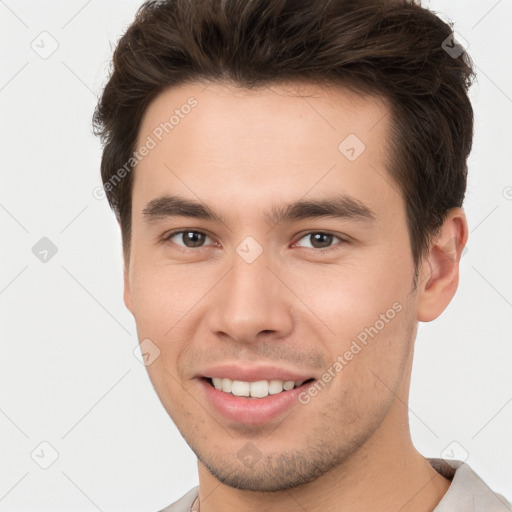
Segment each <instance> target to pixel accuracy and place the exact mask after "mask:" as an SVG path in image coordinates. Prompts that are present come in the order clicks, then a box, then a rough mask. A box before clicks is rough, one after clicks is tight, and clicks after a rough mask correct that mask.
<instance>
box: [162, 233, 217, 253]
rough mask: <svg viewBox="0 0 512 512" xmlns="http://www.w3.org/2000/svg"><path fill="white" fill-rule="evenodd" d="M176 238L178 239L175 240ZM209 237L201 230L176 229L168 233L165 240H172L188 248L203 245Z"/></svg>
mask: <svg viewBox="0 0 512 512" xmlns="http://www.w3.org/2000/svg"><path fill="white" fill-rule="evenodd" d="M174 238H175V239H176V240H173V239H174ZM207 238H209V237H208V235H206V234H204V233H201V231H176V232H174V233H171V234H170V235H168V236H167V237H166V239H165V240H166V241H172V242H173V243H176V244H177V245H181V246H183V247H186V248H187V249H194V248H197V247H202V246H203V245H204V242H205V240H206V239H207ZM180 242H181V243H180Z"/></svg>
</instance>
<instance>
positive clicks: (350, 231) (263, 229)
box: [124, 83, 467, 512]
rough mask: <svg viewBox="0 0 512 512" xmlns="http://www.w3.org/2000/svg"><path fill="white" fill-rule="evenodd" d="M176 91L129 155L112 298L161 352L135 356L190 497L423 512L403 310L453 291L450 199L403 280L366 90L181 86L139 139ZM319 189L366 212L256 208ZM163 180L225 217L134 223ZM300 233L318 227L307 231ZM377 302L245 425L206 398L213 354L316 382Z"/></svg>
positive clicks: (435, 494) (427, 471)
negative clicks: (121, 292)
mask: <svg viewBox="0 0 512 512" xmlns="http://www.w3.org/2000/svg"><path fill="white" fill-rule="evenodd" d="M190 97H193V98H194V99H195V100H197V105H196V106H195V107H194V108H193V109H191V111H190V113H189V114H187V115H186V116H183V118H180V121H179V123H177V124H176V125H175V126H174V128H173V129H172V132H170V133H169V134H166V135H165V136H164V137H162V140H161V141H158V144H157V145H156V147H154V148H153V149H151V151H149V153H148V154H147V156H145V157H144V158H143V159H142V160H141V161H140V162H139V163H138V165H137V167H136V169H135V170H134V173H135V174H134V187H133V212H132V223H133V227H132V237H131V251H130V255H129V258H128V261H126V262H125V296H124V298H125V303H126V306H127V307H128V309H129V310H130V311H131V312H132V314H133V315H134V317H135V319H136V323H137V330H138V335H139V339H140V340H144V339H147V338H149V339H150V340H151V341H152V342H153V343H154V344H155V345H156V346H157V347H158V348H159V350H160V356H159V357H158V358H157V359H155V360H154V361H153V362H152V363H151V364H150V365H149V366H148V367H147V369H148V372H149V376H150V378H151V381H152V383H153V386H154V388H155V390H156V392H157V394H158V396H159V398H160V400H161V402H162V404H163V405H164V407H165V409H166V410H167V412H168V413H169V415H170V416H171V418H172V419H173V421H174V422H175V423H176V425H177V427H178V428H179V430H180V432H181V433H182V435H183V437H184V438H185V440H186V441H187V442H188V444H189V445H190V446H191V448H192V449H193V450H194V452H195V453H196V455H197V457H198V467H199V479H200V499H201V511H203V512H209V511H220V510H222V511H224V512H226V511H227V512H229V511H231V510H233V511H234V510H237V511H239V510H261V509H262V507H264V509H265V510H270V511H273V510H276V511H277V510H280V511H281V510H304V509H306V510H308V511H310V512H313V511H316V510H322V511H328V510H345V511H363V510H365V511H367V510H379V511H388V510H389V511H394V512H396V511H397V510H401V511H409V510H410V511H413V510H414V511H415V512H418V511H429V510H433V509H434V508H435V506H436V504H437V503H438V502H439V501H440V499H441V498H442V496H443V495H444V493H445V492H446V490H447V489H448V486H449V481H448V480H446V479H445V478H443V477H441V476H440V475H438V474H437V473H436V472H435V470H433V469H432V467H431V466H430V464H429V463H428V461H426V460H425V459H424V458H423V457H422V456H421V455H420V454H419V453H418V452H417V451H416V450H415V448H414V446H413V444H412V442H411V438H410V433H409V423H408V408H407V403H408V392H409V384H410V374H411V367H412V358H413V348H414V339H415V336H416V328H417V322H418V321H430V320H433V319H434V318H436V317H437V316H438V315H439V314H440V313H441V312H442V311H443V310H444V309H445V308H446V306H447V305H448V303H449V302H450V300H451V298H452V297H453V294H454V293H455V290H456V288H457V282H458V260H459V258H460V254H461V252H462V249H463V248H464V245H465V243H466V240H467V225H466V220H465V216H464V213H463V212H462V210H460V209H454V210H452V211H451V212H450V213H449V215H448V217H447V219H446V221H445V223H444V225H443V227H442V229H441V230H440V232H439V234H438V235H437V237H436V239H435V240H433V241H432V246H431V250H430V253H429V254H427V255H426V257H425V259H424V260H423V261H422V262H421V265H420V268H419V281H418V286H417V288H416V289H414V287H413V276H414V263H413V259H412V252H411V247H410V242H409V236H408V231H407V219H406V211H405V205H404V201H403V198H402V196H401V194H400V191H399V187H398V186H397V184H396V183H394V182H393V180H392V178H391V176H390V174H389V172H388V171H387V169H386V161H387V155H386V147H387V146H386V141H387V129H388V127H389V121H390V117H389V116H390V114H389V111H388V109H387V108H386V104H385V102H384V101H383V100H382V99H380V98H378V97H370V96H363V95H358V94H356V93H354V92H349V91H348V90H345V89H341V88H336V89H327V88H326V87H322V86H319V85H314V84H304V83H303V84H300V85H299V84H282V85H273V86H271V87H270V86H269V87H262V88H258V89H253V90H245V89H238V88H236V87H234V86H231V85H229V84H210V85H208V86H207V87H206V86H205V85H204V84H187V85H183V86H180V87H177V88H171V89H169V90H167V91H164V92H163V93H161V94H160V95H159V96H158V97H157V98H156V99H155V100H154V101H153V102H152V103H151V104H150V106H149V107H148V109H147V111H146V112H145V116H144V118H143V122H142V125H141V128H140V132H139V138H138V146H141V145H142V144H143V143H144V141H146V140H147V137H148V136H152V133H154V129H155V128H156V127H157V126H159V125H160V123H162V122H164V121H166V120H168V119H169V116H170V115H171V114H172V112H173V111H174V110H175V109H177V108H178V109H179V108H180V106H182V105H184V104H185V103H187V100H188V99H189V98H190ZM349 134H356V135H357V137H358V138H359V139H360V140H361V141H363V142H364V144H365V146H366V149H365V150H364V152H363V153H362V154H361V155H360V156H359V157H358V158H357V159H356V160H355V161H350V160H349V159H347V158H346V156H345V155H344V154H343V153H342V152H341V151H340V150H339V149H338V146H339V144H340V142H342V141H343V140H344V139H345V138H346V137H347V136H348V135H349ZM153 138H154V136H153ZM335 193H336V194H345V195H348V196H350V197H352V198H355V199H356V200H358V201H359V202H361V203H364V204H365V205H366V206H367V207H368V208H369V209H371V211H373V213H374V215H375V219H374V220H373V221H366V220H365V221H362V220H354V219H348V218H341V219H339V218H328V217H325V218H310V219H303V220H299V221H291V222H288V221H287V222H284V221H281V222H279V223H277V224H276V223H270V222H269V221H268V220H267V219H266V217H265V215H266V213H267V212H268V211H269V210H270V208H271V207H272V206H274V205H277V206H279V205H283V204H286V203H288V202H292V201H296V200H299V199H324V198H326V197H330V196H332V195H333V194H335ZM166 194H169V195H171V194H172V195H177V196H180V197H183V198H186V199H191V200H196V201H198V202H200V203H202V204H207V205H209V206H210V207H211V208H213V209H215V210H216V211H218V212H219V213H220V214H221V215H222V216H223V220H224V222H216V221H210V220H202V219H195V218H185V217H165V216H162V217H159V218H156V219H153V220H152V221H151V222H148V221H147V220H146V219H145V216H144V214H143V210H144V208H145V207H146V206H147V204H148V202H149V201H151V200H153V199H155V198H159V197H161V196H164V195H166ZM179 229H182V230H189V231H198V232H199V233H204V234H206V235H207V236H206V237H204V239H200V240H204V241H203V242H202V243H199V244H198V245H197V246H196V247H194V246H192V247H190V245H189V248H188V249H187V246H186V245H185V244H186V241H187V240H186V239H185V240H184V238H183V236H182V235H180V234H178V235H175V236H173V237H172V238H171V239H168V240H164V238H165V236H166V235H169V233H171V232H172V231H174V230H179ZM317 232H321V233H324V232H326V233H328V234H334V235H335V237H333V238H332V241H331V242H329V239H327V242H326V241H325V239H323V243H324V245H318V242H317V245H315V239H314V238H313V239H312V236H311V235H313V234H314V233H317ZM248 236H251V237H253V238H254V239H255V240H256V241H257V243H258V244H259V246H260V247H261V248H262V250H263V252H262V253H261V255H260V256H259V257H258V258H257V259H256V260H255V261H253V262H252V263H247V262H246V261H245V260H244V259H243V258H242V257H241V256H240V255H239V253H237V251H236V249H237V247H238V246H239V244H240V243H241V242H243V241H244V240H245V239H246V237H248ZM337 237H339V238H337ZM320 241H321V242H322V239H321V240H320ZM393 304H395V305H396V304H398V305H399V306H400V311H399V312H397V313H396V315H395V316H394V318H393V319H391V320H389V321H388V322H386V323H385V326H384V328H382V329H380V330H379V332H378V334H377V335H375V337H374V338H373V339H371V338H370V339H369V341H368V343H367V345H366V346H364V347H363V348H362V350H361V351H360V352H359V353H358V354H357V355H355V356H354V357H353V359H351V360H350V361H349V362H348V364H346V365H345V366H344V367H343V370H342V371H340V372H338V373H336V376H335V377H334V378H333V379H332V380H331V381H330V382H329V383H328V385H327V386H325V388H323V389H322V390H321V391H320V392H319V393H318V394H317V395H316V396H314V397H312V398H311V400H310V401H309V403H308V404H307V405H302V404H299V403H297V404H295V405H294V406H293V407H292V408H291V409H290V410H289V411H287V412H286V414H285V415H282V416H280V417H279V418H278V419H277V420H272V421H270V422H268V423H265V424H261V425H246V424H241V423H236V422H233V421H228V420H227V419H225V418H224V417H223V416H221V415H220V414H219V413H218V412H217V411H216V410H215V409H214V408H213V407H212V405H211V404H210V403H209V402H208V401H207V399H206V398H205V395H204V393H203V389H202V384H201V383H200V381H199V379H198V378H197V377H198V374H200V373H201V371H202V369H204V368H205V367H206V366H207V365H211V364H214V363H235V364H238V363H240V364H246V365H247V364H249V365H250V364H254V365H257V364H260V363H268V364H273V365H274V366H277V367H279V368H285V369H288V370H293V371H298V372H300V373H301V374H302V373H304V374H307V375H310V376H311V377H313V378H315V379H317V380H318V379H322V375H323V374H324V372H325V371H326V370H327V369H328V368H329V367H332V365H333V363H335V361H336V360H337V358H338V356H340V355H343V354H344V353H345V352H346V351H347V350H348V349H349V348H350V346H351V343H352V341H353V340H354V339H356V337H357V336H358V334H360V333H361V332H362V331H363V330H364V329H365V328H367V327H369V326H373V325H375V324H376V321H377V320H379V318H381V316H380V315H382V314H386V311H388V310H389V309H390V308H393ZM247 443H251V444H250V446H251V447H252V449H254V450H255V453H257V454H258V460H257V462H256V463H255V464H253V465H252V466H250V467H249V466H248V465H245V464H243V461H241V460H240V457H237V454H239V452H240V450H242V449H244V446H246V445H247ZM268 491H274V492H272V493H269V492H268Z"/></svg>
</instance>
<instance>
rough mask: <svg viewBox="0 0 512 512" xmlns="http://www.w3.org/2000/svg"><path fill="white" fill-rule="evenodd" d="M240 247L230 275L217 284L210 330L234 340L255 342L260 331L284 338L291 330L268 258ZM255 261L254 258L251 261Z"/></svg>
mask: <svg viewBox="0 0 512 512" xmlns="http://www.w3.org/2000/svg"><path fill="white" fill-rule="evenodd" d="M250 244H251V242H250V241H249V242H248V245H245V244H244V243H242V244H240V246H239V247H238V248H237V251H236V252H235V253H234V254H233V258H232V266H231V270H230V272H229V273H228V274H227V275H226V277H225V278H224V279H223V280H222V281H221V283H219V285H220V286H219V288H218V289H217V297H216V300H215V306H214V312H213V314H212V315H211V317H210V329H211V330H212V331H213V332H216V333H217V334H218V333H220V332H224V333H225V334H227V335H229V336H230V337H231V338H233V339H236V340H237V341H251V340H254V339H255V338H256V337H257V335H258V333H260V332H261V331H274V334H276V335H285V334H286V332H288V330H289V329H291V327H292V318H291V315H290V310H289V308H288V307H287V301H288V300H289V297H288V296H287V294H286V290H285V287H284V286H283V285H282V284H281V283H280V281H279V280H278V279H277V278H276V276H275V275H274V273H273V272H272V271H271V270H270V269H269V268H267V267H268V266H271V262H270V261H269V255H268V254H267V253H266V252H260V254H258V255H256V256H255V253H254V247H251V245H250ZM253 258H254V259H253Z"/></svg>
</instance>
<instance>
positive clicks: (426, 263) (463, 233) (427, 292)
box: [418, 208, 468, 322]
mask: <svg viewBox="0 0 512 512" xmlns="http://www.w3.org/2000/svg"><path fill="white" fill-rule="evenodd" d="M467 240H468V225H467V220H466V215H465V214H464V212H463V210H462V209H461V208H453V209H452V210H450V211H449V212H448V215H447V217H446V219H445V221H444V222H443V225H442V226H441V228H440V230H439V232H438V234H437V235H436V237H435V238H434V240H432V242H431V244H430V249H429V252H428V254H427V255H426V256H425V257H424V258H423V260H422V263H421V266H420V269H419V280H418V321H420V322H430V321H432V320H434V319H436V318H437V317H438V316H439V315H440V314H441V313H442V312H443V311H444V310H445V309H446V307H447V306H448V304H449V303H450V301H451V300H452V298H453V296H454V295H455V292H456V291H457V286H458V284H459V261H460V258H461V256H462V251H463V249H464V247H465V245H466V242H467Z"/></svg>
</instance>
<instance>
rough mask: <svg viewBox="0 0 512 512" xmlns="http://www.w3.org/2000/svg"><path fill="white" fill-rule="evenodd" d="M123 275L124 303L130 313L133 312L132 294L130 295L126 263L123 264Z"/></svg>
mask: <svg viewBox="0 0 512 512" xmlns="http://www.w3.org/2000/svg"><path fill="white" fill-rule="evenodd" d="M123 276H124V292H123V299H124V304H125V306H126V307H127V308H128V310H129V311H130V313H132V314H133V311H132V295H131V290H130V278H129V273H128V266H127V264H126V263H125V265H124V270H123Z"/></svg>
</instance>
